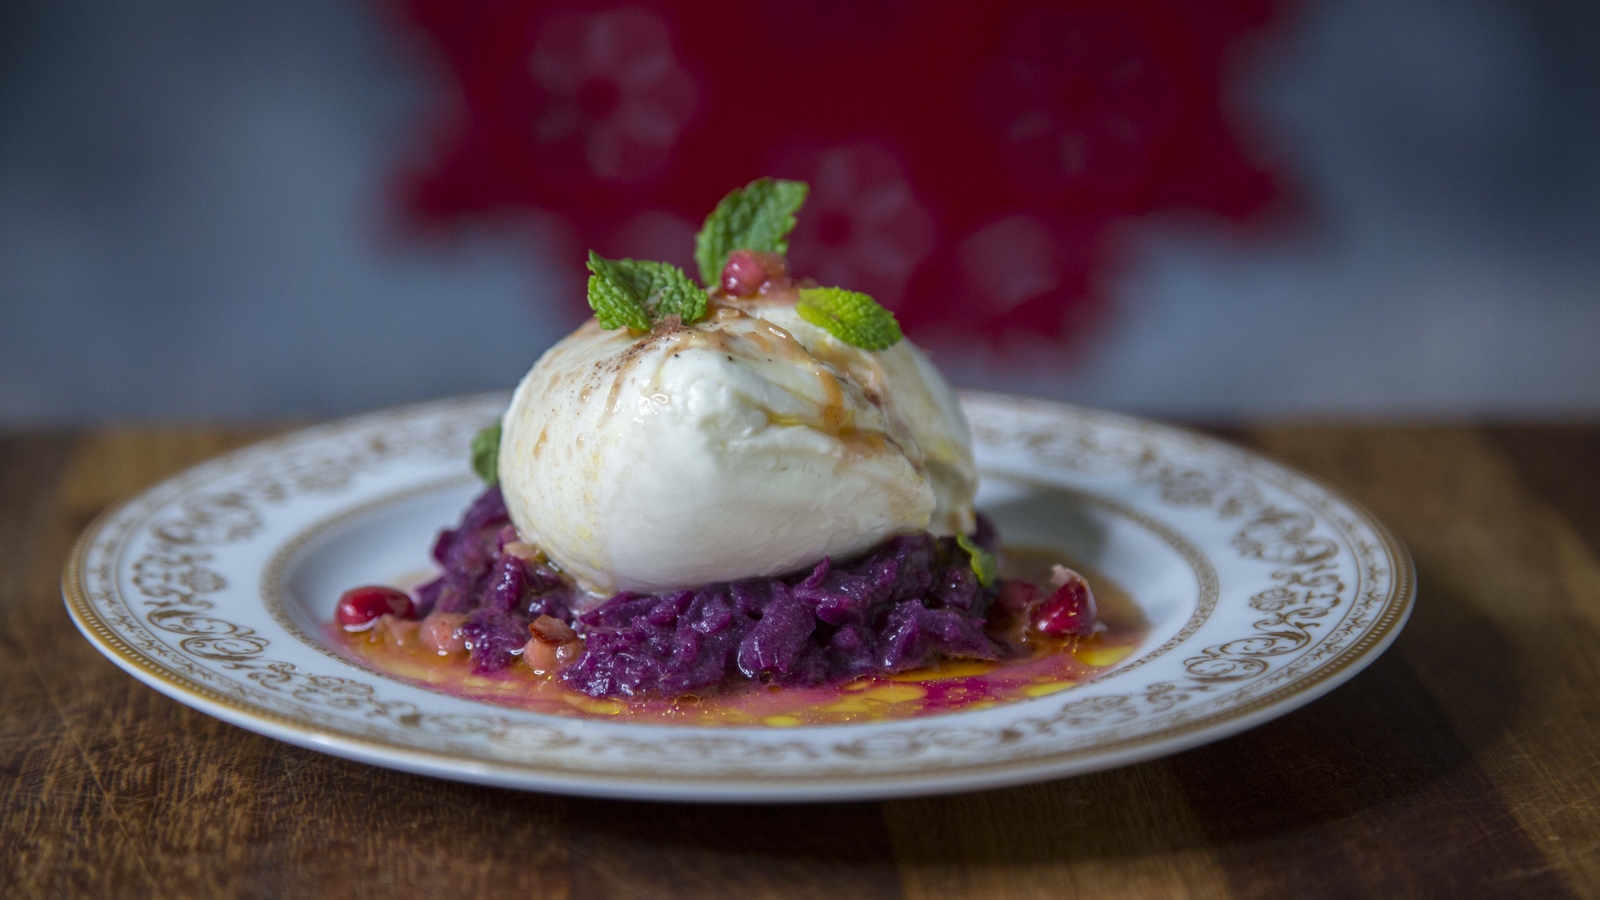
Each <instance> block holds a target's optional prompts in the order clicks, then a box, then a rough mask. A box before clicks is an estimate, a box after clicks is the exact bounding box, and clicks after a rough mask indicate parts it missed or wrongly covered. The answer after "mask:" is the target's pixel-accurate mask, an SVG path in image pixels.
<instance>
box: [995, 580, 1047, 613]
mask: <svg viewBox="0 0 1600 900" xmlns="http://www.w3.org/2000/svg"><path fill="white" fill-rule="evenodd" d="M1042 600H1044V591H1043V590H1041V589H1040V588H1039V586H1038V585H1036V584H1033V583H1031V582H1027V581H1020V580H1018V579H1015V578H1007V579H1006V580H1004V581H1002V582H1000V596H999V597H997V598H996V599H995V603H996V604H998V605H999V606H1000V608H1001V609H1003V610H1005V611H1006V612H1009V613H1011V614H1012V615H1026V614H1027V613H1030V612H1032V611H1033V608H1034V607H1036V606H1038V605H1039V603H1040V601H1042Z"/></svg>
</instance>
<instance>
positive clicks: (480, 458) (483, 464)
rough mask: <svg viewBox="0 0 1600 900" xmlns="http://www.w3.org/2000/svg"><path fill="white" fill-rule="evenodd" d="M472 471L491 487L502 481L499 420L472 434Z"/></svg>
mask: <svg viewBox="0 0 1600 900" xmlns="http://www.w3.org/2000/svg"><path fill="white" fill-rule="evenodd" d="M472 471H474V472H477V473H478V477H479V478H482V479H483V483H484V484H487V485H489V486H490V487H494V486H495V485H496V484H498V483H499V482H500V423H499V422H496V423H494V424H493V425H490V426H489V427H488V428H485V429H483V430H482V431H480V432H478V433H477V434H475V435H473V436H472Z"/></svg>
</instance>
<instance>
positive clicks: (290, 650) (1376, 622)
mask: <svg viewBox="0 0 1600 900" xmlns="http://www.w3.org/2000/svg"><path fill="white" fill-rule="evenodd" d="M506 399H507V398H506V397H505V396H503V395H494V396H479V397H468V398H463V399H458V400H449V401H444V402H438V403H430V404H425V405H421V406H413V407H408V408H404V409H398V410H393V411H387V412H381V413H376V414H372V415H366V416H360V417H357V418H353V419H347V420H344V421H340V422H335V423H333V424H329V425H324V426H320V427H316V428H310V429H307V430H304V431H299V432H296V433H294V434H290V435H288V436H286V437H282V438H278V439H276V440H271V441H267V442H265V443H261V444H257V445H255V446H252V447H248V448H246V449H243V450H240V451H238V452H235V453H232V454H229V455H227V456H224V457H222V458H220V459H216V460H213V461H211V462H208V463H206V464H204V465H201V466H197V467H195V468H193V469H190V470H188V471H187V472H184V473H183V474H181V475H178V476H177V477H175V478H172V479H171V480H169V481H166V482H163V483H162V484H160V485H158V486H156V487H154V488H152V489H150V490H148V491H146V492H145V493H143V494H140V495H139V496H137V497H135V498H133V499H132V500H130V501H128V502H127V503H125V504H123V505H121V506H119V507H117V508H115V509H113V510H111V511H109V512H107V513H106V514H105V515H104V516H102V517H101V518H100V519H99V520H98V521H96V522H95V523H94V524H93V525H92V526H90V527H89V529H88V530H87V531H86V532H85V533H84V535H83V537H82V538H81V539H80V540H79V542H78V545H77V547H76V549H75V550H74V552H73V555H72V559H71V561H70V562H69V564H68V567H67V570H66V572H65V576H64V581H63V590H64V593H65V596H66V602H67V608H68V609H69V610H70V611H71V614H72V618H73V620H74V621H75V622H76V623H77V625H78V628H79V629H80V630H82V632H83V633H84V635H85V636H87V637H88V638H89V640H90V641H91V642H93V643H94V645H95V646H96V647H98V648H99V649H100V651H101V652H103V653H104V654H105V655H106V656H108V657H110V658H111V660H112V661H113V662H115V663H116V664H117V665H119V666H121V667H122V668H124V669H126V670H127V671H128V672H130V673H131V674H133V675H134V676H135V677H137V678H139V679H140V680H141V681H144V682H145V683H146V684H148V685H150V686H151V687H154V688H155V689H156V690H158V691H161V692H162V693H164V694H167V695H168V696H170V697H172V698H174V699H176V700H178V701H179V702H180V703H185V704H188V705H189V706H192V707H194V708H196V709H199V710H202V711H204V712H207V713H210V714H212V715H214V716H217V717H219V718H221V719H224V720H226V721H229V722H232V723H233V724H235V725H239V726H241V727H243V728H248V729H250V730H252V731H256V732H260V733H261V734H265V735H269V736H271V737H275V738H279V739H281V740H285V741H289V742H291V743H294V744H299V745H301V746H304V747H309V748H312V749H315V750H322V751H325V752H328V753H333V754H336V755H338V756H343V757H347V758H349V759H355V760H360V761H363V762H368V763H372V764H373V765H379V766H390V767H393V768H397V769H404V770H407V771H411V772H419V773H422V774H426V775H434V776H438V777H441V778H453V779H459V780H462V781H473V782H481V783H485V784H494V785H502V786H505V787H512V788H524V789H529V790H541V791H557V792H562V793H571V794H587V795H594V796H608V797H635V798H651V799H674V800H703V801H774V800H777V801H805V800H832V799H845V798H867V797H889V796H903V795H912V794H929V793H939V792H948V791H957V790H968V789H973V788H982V787H992V786H997V785H1005V784H1015V783H1019V782H1026V781H1036V780H1042V779H1048V778H1058V777H1061V776H1066V775H1073V774H1077V773H1082V772H1089V771H1094V770H1097V769H1105V768H1108V767H1111V766H1119V765H1124V764H1127V763H1131V762H1135V761H1138V760H1143V759H1149V758H1151V757H1156V756H1161V755H1164V754H1168V753H1173V752H1175V751H1178V750H1182V749H1184V748H1187V747H1192V746H1195V745H1197V744H1201V743H1205V742H1207V741H1214V740H1217V739H1218V738H1221V737H1224V736H1226V735H1230V734H1233V733H1235V732H1238V731H1242V730H1244V729H1246V728H1249V727H1251V726H1253V725H1257V724H1260V723H1261V722H1264V721H1266V720H1268V719H1271V718H1273V717H1275V716H1280V715H1282V714H1284V713H1286V712H1288V711H1289V710H1292V709H1294V708H1296V707H1299V706H1301V705H1303V704H1305V703H1307V702H1309V701H1311V700H1312V699H1314V698H1316V697H1318V696H1320V695H1321V694H1323V693H1326V692H1327V691H1329V690H1331V689H1332V688H1334V687H1335V686H1336V685H1338V684H1340V683H1341V682H1343V681H1345V680H1346V679H1348V678H1349V677H1350V676H1352V675H1354V674H1355V673H1356V672H1357V671H1359V670H1360V669H1361V668H1362V667H1364V666H1366V665H1367V664H1368V663H1369V662H1371V661H1372V660H1373V658H1375V657H1376V656H1377V655H1378V654H1379V653H1381V652H1382V651H1383V649H1384V648H1385V647H1387V646H1388V645H1389V643H1390V642H1391V641H1393V640H1394V638H1395V635H1396V634H1398V633H1399V630H1400V628H1401V626H1402V625H1403V624H1404V622H1405V619H1406V616H1407V615H1408V614H1409V612H1410V610H1411V604H1412V597H1413V582H1414V579H1413V576H1412V571H1411V562H1410V559H1409V557H1408V556H1407V554H1406V551H1405V550H1404V549H1403V548H1402V547H1401V546H1400V544H1399V542H1398V541H1397V540H1396V539H1395V538H1394V536H1393V535H1391V534H1390V533H1389V531H1388V530H1387V529H1386V528H1384V526H1383V525H1382V524H1380V523H1379V522H1378V521H1376V520H1375V519H1374V518H1373V517H1372V516H1371V515H1370V514H1368V513H1367V512H1366V511H1365V510H1363V509H1361V508H1360V507H1358V506H1357V505H1355V504H1354V503H1352V502H1351V501H1350V500H1348V499H1346V498H1344V497H1342V496H1340V495H1339V494H1338V493H1336V492H1334V491H1332V490H1330V489H1329V488H1327V487H1325V486H1323V485H1321V484H1319V483H1317V482H1316V481H1313V480H1312V479H1310V478H1308V477H1306V476H1304V475H1301V474H1299V473H1297V472H1295V471H1293V470H1291V469H1288V468H1286V467H1284V466H1282V465H1280V464H1278V463H1275V462H1272V461H1270V460H1267V459H1264V458H1262V457H1260V456H1257V455H1255V454H1253V453H1250V452H1248V451H1246V450H1242V449H1239V448H1237V447H1233V446H1230V445H1228V444H1225V443H1222V442H1221V441H1217V440H1214V439H1212V438H1208V437H1205V436H1202V435H1198V434H1194V433H1191V432H1187V431H1183V430H1180V429H1176V428H1172V427H1168V426H1164V425H1158V424H1154V423H1151V422H1147V421H1142V420H1139V419H1134V418H1129V417H1126V416H1120V415H1113V414H1109V413H1104V412H1096V411H1092V410H1086V409H1079V408H1075V407H1070V406H1063V405H1059V404H1054V403H1046V402H1041V401H1033V400H1024V399H1020V398H1015V397H1007V396H1002V395H996V394H967V395H965V396H964V397H963V403H964V405H965V408H966V411H967V415H968V416H969V417H970V419H971V421H972V425H973V431H974V435H975V438H976V448H977V455H978V462H979V466H980V468H981V470H982V472H983V489H982V491H981V493H980V494H979V506H980V507H981V508H983V509H985V510H986V511H988V512H989V513H990V514H991V515H992V516H994V518H995V519H996V521H997V522H998V524H999V526H1000V530H1001V534H1002V535H1004V537H1005V539H1006V540H1007V541H1008V542H1018V543H1026V544H1032V545H1045V546H1053V547H1056V548H1059V549H1060V550H1062V551H1063V552H1064V553H1066V554H1067V555H1069V556H1070V557H1071V558H1073V559H1077V560H1080V561H1082V562H1085V563H1087V564H1089V565H1090V566H1092V567H1093V568H1094V569H1095V570H1097V571H1099V572H1102V573H1104V574H1105V575H1107V576H1109V577H1110V578H1112V579H1114V580H1115V581H1117V582H1118V583H1120V584H1121V585H1122V586H1123V587H1125V588H1126V589H1127V590H1128V591H1129V592H1130V593H1131V594H1132V595H1133V597H1134V599H1135V600H1136V602H1137V603H1138V604H1139V605H1140V607H1141V608H1142V609H1143V611H1144V613H1145V616H1146V618H1147V619H1148V620H1149V622H1150V624H1151V626H1152V627H1151V632H1150V634H1149V637H1148V638H1147V639H1146V640H1145V642H1144V643H1143V645H1141V646H1140V648H1139V649H1138V650H1137V651H1135V652H1134V653H1133V654H1132V655H1131V656H1129V657H1128V658H1127V660H1126V661H1125V662H1124V663H1122V664H1121V665H1119V666H1118V667H1116V668H1114V669H1112V670H1110V671H1109V672H1108V673H1107V674H1105V675H1103V676H1101V677H1100V678H1099V679H1097V680H1095V681H1092V682H1089V683H1087V684H1084V685H1081V686H1079V687H1075V688H1072V689H1070V690H1067V691H1064V692H1062V693H1057V694H1052V695H1049V696H1045V697H1040V698H1037V699H1031V700H1024V701H1021V702H1016V703H1011V704H1006V705H1002V706H997V707H991V708H988V709H983V710H975V711H966V712H959V713H951V714H946V715H939V716H931V717H925V718H917V719H908V720H900V721H890V722H877V723H870V724H850V725H830V726H816V727H802V728H766V727H716V728H709V727H688V726H677V725H645V724H638V723H630V722H628V721H627V720H626V719H625V718H624V717H618V718H616V719H607V720H603V721H594V720H580V719H573V718H564V717H557V716H550V715H541V714H537V713H531V712H523V711H520V710H515V709H509V708H504V707H499V706H494V705H489V704H485V703H480V702H474V701H469V700H462V699H458V698H455V697H451V696H447V695H445V694H442V693H437V692H434V691H431V690H428V689H426V688H421V687H415V686H412V685H409V684H405V683H401V682H399V681H395V680H392V679H388V678H385V677H384V676H382V675H379V674H376V673H374V672H372V671H369V670H367V669H365V668H362V667H359V666H357V665H354V664H352V663H350V662H348V661H346V660H345V659H343V658H341V657H340V656H338V655H337V654H335V653H334V652H333V651H332V650H331V649H329V648H328V647H326V646H324V644H323V639H322V638H321V637H319V636H320V635H322V634H324V631H323V624H322V623H325V622H327V621H328V620H329V619H330V618H331V616H332V612H333V605H334V602H335V600H336V598H337V597H338V595H339V593H340V592H341V591H343V590H344V589H345V588H348V587H351V586H354V585H357V584H365V583H371V582H385V581H393V580H395V579H397V578H401V577H404V576H407V575H415V574H416V573H417V572H418V571H419V570H425V569H426V568H427V567H428V563H429V560H428V557H427V551H428V549H429V548H430V546H431V544H432V540H433V538H434V535H435V534H436V533H437V531H438V530H439V529H440V528H443V527H448V526H449V525H451V524H453V523H454V522H455V520H456V519H457V518H458V516H459V515H460V513H461V511H462V509H463V508H464V507H465V505H466V504H467V502H468V501H469V500H470V499H471V497H472V496H473V495H474V493H475V492H476V490H477V486H476V484H475V482H474V480H473V478H472V476H471V475H470V474H469V472H468V468H467V445H468V442H469V440H470V438H471V436H472V434H473V433H474V432H475V431H476V430H477V429H478V428H480V427H482V426H483V425H484V424H486V423H488V422H489V421H491V419H492V418H493V417H494V416H496V415H497V414H498V413H499V412H500V410H501V409H502V408H503V407H504V404H505V403H506Z"/></svg>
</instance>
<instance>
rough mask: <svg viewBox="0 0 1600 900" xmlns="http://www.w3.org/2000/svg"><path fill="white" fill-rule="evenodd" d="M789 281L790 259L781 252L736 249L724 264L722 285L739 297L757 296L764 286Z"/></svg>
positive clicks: (783, 283)
mask: <svg viewBox="0 0 1600 900" xmlns="http://www.w3.org/2000/svg"><path fill="white" fill-rule="evenodd" d="M788 284H789V261H788V260H786V259H784V258H783V257H782V256H780V255H779V254H777V253H764V252H760V251H756V250H735V251H733V252H732V253H729V254H728V264H727V265H726V266H723V267H722V289H723V290H724V291H727V292H728V293H729V294H732V295H733V296H735V297H753V296H755V295H756V294H758V293H761V290H762V288H764V287H768V286H773V287H778V286H786V285H788Z"/></svg>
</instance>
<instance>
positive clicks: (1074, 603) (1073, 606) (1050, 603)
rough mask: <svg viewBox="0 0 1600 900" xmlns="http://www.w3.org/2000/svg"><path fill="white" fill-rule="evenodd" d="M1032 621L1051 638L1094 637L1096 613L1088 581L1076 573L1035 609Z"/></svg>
mask: <svg viewBox="0 0 1600 900" xmlns="http://www.w3.org/2000/svg"><path fill="white" fill-rule="evenodd" d="M1032 618H1033V627H1034V628H1035V629H1037V630H1038V631H1039V632H1040V633H1042V634H1047V635H1050V636H1051V637H1066V636H1068V635H1076V636H1078V637H1088V636H1089V635H1091V634H1093V633H1094V623H1095V618H1096V610H1095V605H1094V592H1093V591H1090V590H1089V582H1087V581H1084V580H1083V576H1081V575H1078V574H1077V573H1076V572H1074V573H1073V574H1072V577H1071V578H1068V579H1067V580H1066V583H1065V584H1063V585H1061V586H1060V587H1059V588H1056V592H1055V593H1054V594H1051V595H1050V599H1048V600H1046V601H1045V602H1044V603H1043V604H1042V605H1040V606H1039V607H1037V608H1036V609H1034V611H1033V617H1032Z"/></svg>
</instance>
